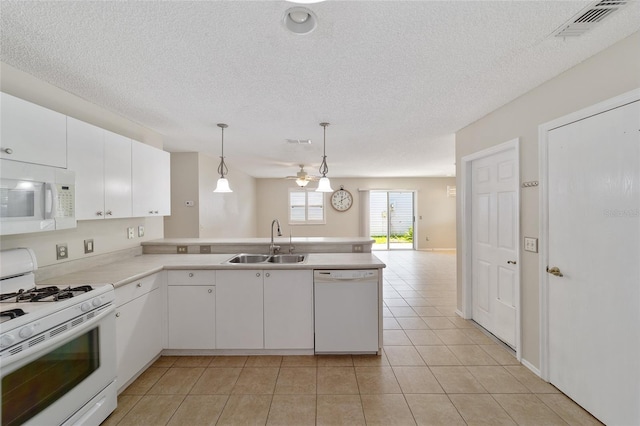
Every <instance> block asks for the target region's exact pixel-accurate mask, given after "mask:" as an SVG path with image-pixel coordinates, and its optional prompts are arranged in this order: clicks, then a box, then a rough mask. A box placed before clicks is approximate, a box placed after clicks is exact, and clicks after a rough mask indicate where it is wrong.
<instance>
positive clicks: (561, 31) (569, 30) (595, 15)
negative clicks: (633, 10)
mask: <svg viewBox="0 0 640 426" xmlns="http://www.w3.org/2000/svg"><path fill="white" fill-rule="evenodd" d="M628 3H629V0H601V1H597V2H595V3H592V4H591V5H589V6H588V7H586V8H585V9H583V10H581V11H580V12H579V13H578V14H577V15H575V16H574V17H573V18H571V19H570V20H569V21H567V22H565V23H564V24H562V26H560V28H558V29H557V30H556V31H555V32H554V33H553V35H554V36H556V37H578V36H581V35H582V34H584V33H586V32H587V31H589V30H590V29H591V28H593V27H594V26H596V25H597V24H599V23H600V22H602V20H603V19H605V18H606V17H608V16H610V15H611V14H612V13H614V12H617V11H618V10H620V9H622V8H623V7H624V6H626V5H627V4H628Z"/></svg>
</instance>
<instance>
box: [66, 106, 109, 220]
mask: <svg viewBox="0 0 640 426" xmlns="http://www.w3.org/2000/svg"><path fill="white" fill-rule="evenodd" d="M67 129H68V134H67V143H68V149H69V155H68V165H69V170H73V171H74V172H75V173H76V219H77V220H87V219H102V218H103V217H104V159H103V149H104V129H101V128H100V127H97V126H94V125H91V124H89V123H85V122H83V121H80V120H76V119H75V118H71V117H68V118H67Z"/></svg>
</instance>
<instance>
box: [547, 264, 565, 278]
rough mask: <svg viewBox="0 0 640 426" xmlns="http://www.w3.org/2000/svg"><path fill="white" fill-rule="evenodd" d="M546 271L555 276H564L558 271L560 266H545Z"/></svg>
mask: <svg viewBox="0 0 640 426" xmlns="http://www.w3.org/2000/svg"><path fill="white" fill-rule="evenodd" d="M547 272H548V273H550V274H551V275H555V276H556V277H564V275H562V272H560V268H558V267H557V266H552V267H551V268H549V267H548V266H547Z"/></svg>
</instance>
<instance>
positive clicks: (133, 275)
mask: <svg viewBox="0 0 640 426" xmlns="http://www.w3.org/2000/svg"><path fill="white" fill-rule="evenodd" d="M175 240H179V241H185V240H188V239H175ZM194 240H200V239H198V238H194ZM247 240H254V242H253V243H252V244H255V240H256V239H255V238H252V239H247ZM162 241H167V240H162ZM226 241H229V240H226ZM151 243H153V242H151ZM170 244H175V242H173V243H170ZM234 255H235V253H231V254H145V255H141V256H135V257H132V258H130V259H127V260H124V261H119V262H115V263H110V264H106V265H102V266H96V267H93V268H89V269H85V270H82V271H78V272H74V273H71V274H66V275H61V276H58V277H54V278H49V279H46V280H43V281H38V284H51V285H56V284H57V285H80V284H90V285H97V284H113V285H114V286H115V287H119V286H122V285H125V284H128V283H130V282H132V281H135V280H139V279H140V278H143V277H145V276H147V275H150V274H153V273H155V272H159V271H162V270H163V269H213V270H215V269H380V268H384V267H385V266H386V265H385V264H384V263H382V262H381V261H380V260H379V259H378V258H377V257H375V256H374V255H373V254H371V253H309V254H308V255H307V259H306V261H305V262H304V263H296V264H271V263H268V264H265V263H259V264H256V263H254V264H229V263H224V262H226V261H227V260H229V259H230V258H231V257H233V256H234Z"/></svg>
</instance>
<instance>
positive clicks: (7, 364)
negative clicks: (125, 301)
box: [0, 304, 116, 377]
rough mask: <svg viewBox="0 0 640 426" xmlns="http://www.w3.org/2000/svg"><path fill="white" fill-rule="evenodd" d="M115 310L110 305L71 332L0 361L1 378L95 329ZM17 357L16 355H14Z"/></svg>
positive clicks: (113, 306)
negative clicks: (57, 346)
mask: <svg viewBox="0 0 640 426" xmlns="http://www.w3.org/2000/svg"><path fill="white" fill-rule="evenodd" d="M115 310H116V307H115V305H113V304H111V305H109V307H108V308H106V309H103V310H102V311H101V312H100V313H99V314H97V315H96V316H94V317H93V318H91V319H90V320H89V321H87V322H84V323H83V324H82V325H79V326H76V327H74V328H73V329H71V331H69V332H66V333H60V334H58V335H57V336H55V337H53V338H51V339H48V340H45V341H44V342H42V343H38V344H36V345H34V346H32V347H30V348H29V349H25V350H23V351H21V352H18V354H20V356H15V355H14V356H10V357H8V358H7V359H2V360H0V364H1V365H2V369H3V370H4V371H3V374H2V376H3V377H4V376H5V375H6V374H7V373H10V372H12V371H14V370H16V369H18V368H20V367H21V366H23V365H26V364H28V363H29V362H31V361H33V359H32V358H36V357H38V356H41V354H42V353H43V352H44V353H46V352H47V351H48V350H49V349H51V348H52V347H54V346H56V345H58V344H61V343H65V342H67V341H70V340H72V339H74V338H75V337H77V336H78V335H80V334H82V333H84V332H85V331H87V330H89V329H91V328H92V327H95V326H96V325H97V324H98V323H99V322H100V321H102V319H104V318H107V317H108V316H109V315H111V314H112V313H113V312H114V311H115ZM112 318H113V320H114V321H115V317H112ZM16 355H17V354H16ZM34 355H35V357H34ZM14 359H15V361H17V364H18V365H14V363H12V362H11V361H13V360H14Z"/></svg>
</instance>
